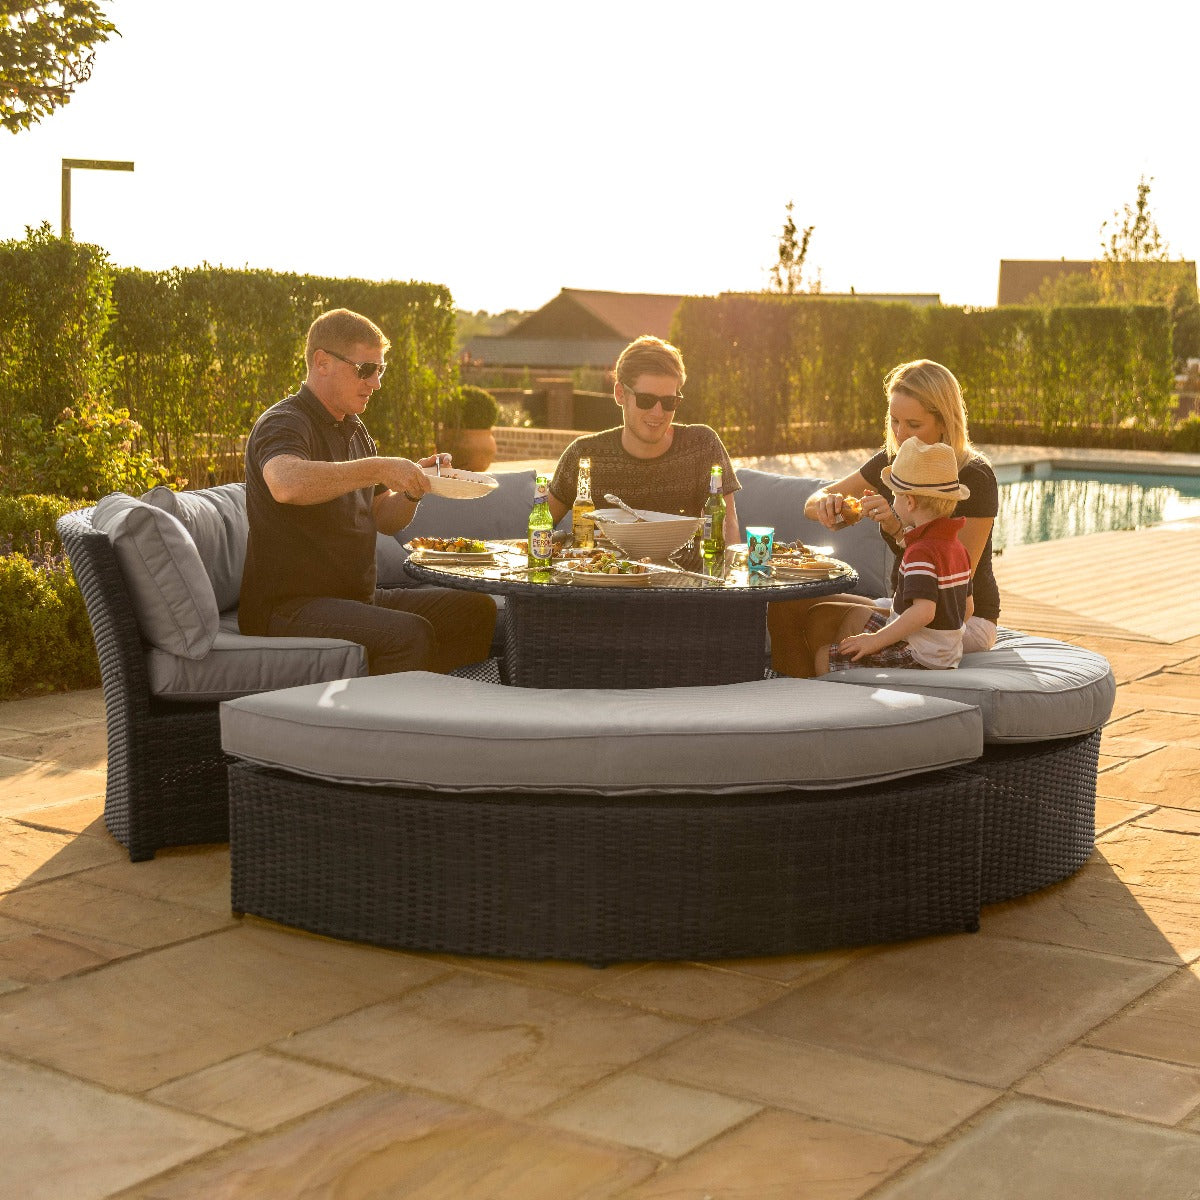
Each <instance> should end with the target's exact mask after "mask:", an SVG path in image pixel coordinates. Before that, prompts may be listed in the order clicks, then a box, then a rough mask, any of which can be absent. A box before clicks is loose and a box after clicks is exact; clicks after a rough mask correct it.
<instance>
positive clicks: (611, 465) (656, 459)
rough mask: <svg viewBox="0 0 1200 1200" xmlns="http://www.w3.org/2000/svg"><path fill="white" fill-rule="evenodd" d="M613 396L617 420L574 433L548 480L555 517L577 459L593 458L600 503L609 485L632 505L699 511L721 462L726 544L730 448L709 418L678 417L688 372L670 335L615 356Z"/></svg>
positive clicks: (732, 486) (733, 518)
mask: <svg viewBox="0 0 1200 1200" xmlns="http://www.w3.org/2000/svg"><path fill="white" fill-rule="evenodd" d="M615 374H616V383H615V385H614V387H613V398H614V399H615V400H616V402H617V404H618V405H620V407H621V425H620V426H619V427H617V428H615V429H606V430H605V431H604V432H603V433H589V434H585V435H584V436H583V437H579V438H576V439H575V441H573V442H572V443H571V444H570V445H569V446H568V447H567V448H566V449H565V450H564V451H563V452H562V456H561V457H560V458H559V460H558V465H557V466H556V467H555V469H554V478H553V479H552V480H551V481H550V497H549V500H550V513H551V515H552V516H553V517H554V520H555V522H556V523H557V522H558V521H559V520H560V519H561V518H562V517H563V516H564V515H565V514H566V513H568V512H569V511H570V509H571V506H572V505H573V504H574V503H575V489H576V483H577V480H578V477H579V460H580V458H582V457H585V456H586V457H589V458H590V459H591V460H592V497H593V499H594V500H596V501H597V503H598V504H599V505H601V506H603V498H604V495H605V493H606V492H611V493H612V494H614V495H617V496H620V497H621V499H622V500H624V501H625V503H626V504H630V505H632V506H633V507H634V508H645V509H649V510H652V511H655V512H668V513H683V514H686V515H687V516H689V517H698V516H700V513H701V511H702V510H703V508H704V501H705V499H706V498H707V496H708V479H709V471H710V469H711V468H712V466H713V464H714V463H716V464H719V465H720V467H721V470H722V488H721V490H722V491H723V492H724V494H725V544H726V545H732V544H733V543H734V542H736V541H738V520H737V510H736V508H735V506H734V500H733V494H734V492H736V491H738V490H739V489H740V487H741V484H740V483H738V481H737V478H736V476H735V475H734V473H733V464H732V463H731V462H730V461H729V454H728V452H727V451H726V449H725V447H724V446H723V445H722V443H721V439H720V438H719V437H718V436H717V434H716V432H715V431H714V430H712V429H710V428H709V427H708V426H707V425H676V424H674V420H675V408H676V406H677V405H678V404H679V403H680V402H681V401H682V399H683V395H682V392H683V384H684V380H685V379H686V378H687V372H686V371H685V370H684V366H683V356H682V355H681V354H680V353H679V351H678V349H676V347H674V346H672V345H671V344H670V342H664V341H663V340H662V339H661V338H656V337H651V336H650V335H649V334H644V335H643V336H642V337H640V338H638V339H637V340H636V341H633V342H631V343H630V344H629V345H628V346H626V347H625V349H624V350H623V351H622V352H621V356H620V358H618V359H617V366H616V372H615Z"/></svg>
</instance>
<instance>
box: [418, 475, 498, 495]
mask: <svg viewBox="0 0 1200 1200" xmlns="http://www.w3.org/2000/svg"><path fill="white" fill-rule="evenodd" d="M423 469H424V471H425V474H426V475H427V476H428V477H429V490H430V491H431V492H432V493H433V494H434V495H435V496H445V497H446V498H447V499H449V500H476V499H478V498H479V497H480V496H486V495H487V494H488V492H490V491H493V490H494V489H496V488H498V487H499V486H500V481H499V480H498V479H497V478H496V477H495V475H480V474H479V473H478V472H476V471H462V470H459V468H458V467H443V468H442V470H441V473H440V474H439V473H438V469H437V467H425V468H423Z"/></svg>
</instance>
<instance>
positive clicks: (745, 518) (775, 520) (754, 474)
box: [737, 467, 893, 596]
mask: <svg viewBox="0 0 1200 1200" xmlns="http://www.w3.org/2000/svg"><path fill="white" fill-rule="evenodd" d="M737 477H738V481H739V482H740V483H741V485H742V490H741V491H740V492H738V494H737V514H738V523H739V524H740V525H741V527H742V528H743V529H745V528H746V526H747V525H771V526H773V527H774V529H775V538H776V540H777V541H789V542H790V541H794V540H795V539H797V538H799V539H800V541H802V542H806V543H807V544H808V545H810V546H832V547H833V554H834V556H835V557H836V558H840V559H842V560H843V561H844V562H848V563H849V564H850V565H851V566H852V567H853V568H854V569H855V570H856V571H857V572H858V586H857V587H856V588H855V589H854V590H855V591H856V592H858V593H859V594H860V595H863V596H887V595H890V594H891V590H892V589H891V583H890V576H891V570H892V558H893V555H892V552H891V550H889V549H888V546H887V543H886V542H885V541H884V540H883V538H881V537H880V536H879V526H878V525H876V524H875V522H874V521H859V523H858V524H857V525H851V526H848V527H847V528H845V529H836V530H829V529H826V528H825V526H824V525H822V524H820V522H818V521H810V520H809V519H808V518H807V517H806V516H805V515H804V502H805V500H807V499H808V498H809V496H811V495H812V494H813V492H815V491H816V490H817V488H819V487H820V486H821V485H822V484H824V483H827V482H829V481H828V480H825V479H807V478H804V477H802V476H799V475H778V474H776V473H775V472H774V471H756V470H755V469H754V468H753V467H742V468H740V469H739V470H738V473H737Z"/></svg>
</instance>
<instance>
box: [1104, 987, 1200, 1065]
mask: <svg viewBox="0 0 1200 1200" xmlns="http://www.w3.org/2000/svg"><path fill="white" fill-rule="evenodd" d="M1086 1040H1087V1043H1088V1045H1090V1046H1100V1047H1103V1048H1105V1049H1108V1050H1116V1051H1120V1052H1122V1053H1125V1054H1136V1055H1141V1056H1142V1057H1144V1058H1154V1059H1159V1060H1160V1061H1162V1062H1172V1063H1180V1064H1183V1065H1186V1066H1192V1067H1200V966H1192V967H1190V968H1189V969H1188V970H1186V971H1177V972H1175V974H1173V975H1172V976H1171V977H1170V978H1169V979H1168V980H1167V981H1166V982H1165V983H1163V984H1162V985H1161V986H1159V987H1157V988H1155V989H1154V991H1152V992H1149V993H1148V994H1147V995H1145V996H1143V997H1142V998H1141V999H1140V1000H1138V1001H1137V1002H1136V1003H1135V1004H1131V1005H1130V1006H1129V1007H1128V1008H1127V1009H1126V1010H1125V1011H1124V1012H1121V1013H1119V1014H1118V1015H1117V1016H1115V1017H1114V1018H1113V1019H1112V1020H1111V1021H1108V1022H1106V1023H1105V1024H1104V1025H1102V1026H1100V1028H1098V1029H1095V1030H1093V1031H1092V1032H1091V1033H1090V1034H1089V1035H1088V1037H1087V1039H1086Z"/></svg>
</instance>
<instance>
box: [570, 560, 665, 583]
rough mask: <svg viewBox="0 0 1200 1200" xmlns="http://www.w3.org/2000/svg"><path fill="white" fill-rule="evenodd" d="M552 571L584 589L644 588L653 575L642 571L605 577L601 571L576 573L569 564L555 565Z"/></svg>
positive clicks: (650, 572)
mask: <svg viewBox="0 0 1200 1200" xmlns="http://www.w3.org/2000/svg"><path fill="white" fill-rule="evenodd" d="M554 569H555V571H557V572H558V573H559V574H560V575H563V576H564V577H565V578H567V579H569V580H570V581H571V582H572V583H579V584H583V585H584V586H585V587H645V585H646V584H648V583H649V582H650V580H651V578H652V577H653V574H654V573H653V572H652V571H642V572H639V573H638V574H637V575H606V574H605V573H604V572H602V571H576V570H574V569H573V568H572V566H571V564H570V563H569V562H560V563H557V564H555V567H554Z"/></svg>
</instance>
